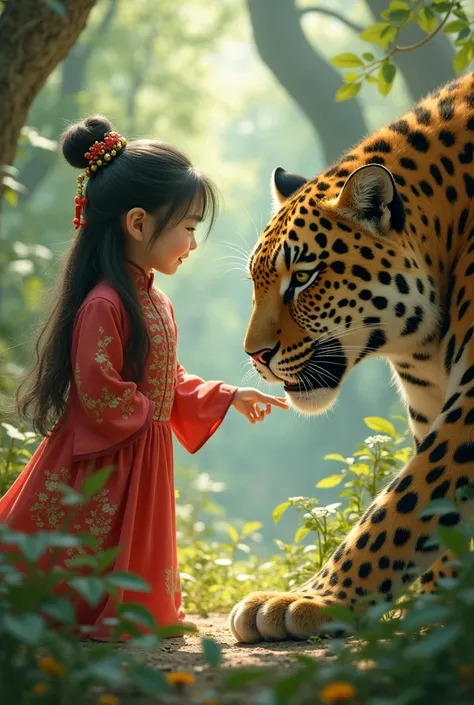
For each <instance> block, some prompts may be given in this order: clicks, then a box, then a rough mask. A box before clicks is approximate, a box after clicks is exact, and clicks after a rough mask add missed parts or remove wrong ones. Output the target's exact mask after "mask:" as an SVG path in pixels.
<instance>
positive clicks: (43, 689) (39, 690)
mask: <svg viewBox="0 0 474 705" xmlns="http://www.w3.org/2000/svg"><path fill="white" fill-rule="evenodd" d="M32 690H33V694H34V695H46V693H48V692H49V685H48V684H47V683H41V682H40V683H35V684H34V686H33V688H32Z"/></svg>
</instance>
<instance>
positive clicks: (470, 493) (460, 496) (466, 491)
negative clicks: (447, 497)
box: [456, 485, 474, 502]
mask: <svg viewBox="0 0 474 705" xmlns="http://www.w3.org/2000/svg"><path fill="white" fill-rule="evenodd" d="M473 499H474V486H472V485H462V486H461V487H458V488H457V490H456V500H457V501H458V502H462V501H463V500H464V501H467V500H473Z"/></svg>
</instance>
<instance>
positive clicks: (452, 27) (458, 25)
mask: <svg viewBox="0 0 474 705" xmlns="http://www.w3.org/2000/svg"><path fill="white" fill-rule="evenodd" d="M466 27H467V28H468V29H469V25H468V24H466V23H465V22H463V20H453V21H452V22H448V24H447V25H446V26H445V28H444V32H445V34H457V33H458V32H461V30H463V29H465V28H466Z"/></svg>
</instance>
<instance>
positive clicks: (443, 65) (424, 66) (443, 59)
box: [365, 0, 454, 102]
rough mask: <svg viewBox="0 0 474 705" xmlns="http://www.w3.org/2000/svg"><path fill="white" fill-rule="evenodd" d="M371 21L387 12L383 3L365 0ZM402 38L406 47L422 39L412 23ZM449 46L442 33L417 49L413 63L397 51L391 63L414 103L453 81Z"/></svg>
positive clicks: (450, 47) (404, 53)
mask: <svg viewBox="0 0 474 705" xmlns="http://www.w3.org/2000/svg"><path fill="white" fill-rule="evenodd" d="M365 1H366V3H367V6H368V7H369V8H370V11H371V12H372V15H373V16H374V21H375V22H380V15H381V13H382V12H383V11H384V10H386V9H387V0H365ZM403 37H404V38H405V40H406V41H407V43H409V44H415V43H416V42H418V41H420V39H421V40H423V39H424V38H426V35H424V33H423V32H422V31H421V29H420V28H419V27H418V25H416V24H415V23H412V24H411V25H410V26H409V27H407V28H406V29H405V30H403ZM453 56H454V50H453V45H452V44H451V42H450V41H449V39H448V37H447V36H446V35H445V34H442V33H440V34H437V35H436V36H435V37H433V38H432V39H431V40H430V41H429V42H428V43H426V44H424V45H423V46H421V47H420V48H419V49H417V52H416V60H414V57H413V55H410V53H408V52H397V53H396V54H394V55H393V57H392V60H393V63H394V64H396V65H397V67H398V68H399V70H400V71H401V72H402V73H403V78H404V80H405V83H406V85H407V88H408V91H409V92H410V96H411V98H412V100H413V101H414V102H418V101H419V100H420V99H421V98H423V97H424V96H425V95H428V93H430V92H431V91H434V90H436V89H437V88H439V86H441V85H442V84H443V83H447V82H448V81H450V80H451V79H452V78H453V63H452V62H453Z"/></svg>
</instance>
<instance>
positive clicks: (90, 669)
mask: <svg viewBox="0 0 474 705" xmlns="http://www.w3.org/2000/svg"><path fill="white" fill-rule="evenodd" d="M122 660H123V655H120V656H119V655H117V656H108V657H107V658H103V659H101V660H99V661H93V662H92V663H89V664H88V665H87V674H88V675H89V676H92V677H93V678H94V679H95V680H97V681H98V682H99V683H101V684H103V685H109V686H112V687H119V686H122V685H124V684H125V683H126V681H127V678H126V676H125V674H124V672H123V670H122V666H121V661H122Z"/></svg>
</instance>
